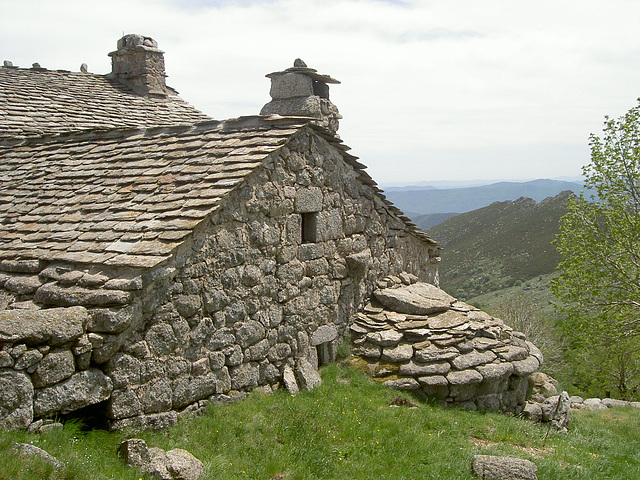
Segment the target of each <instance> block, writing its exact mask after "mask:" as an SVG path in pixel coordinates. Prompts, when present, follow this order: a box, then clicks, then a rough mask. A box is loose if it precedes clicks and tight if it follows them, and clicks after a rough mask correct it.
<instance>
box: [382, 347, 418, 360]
mask: <svg viewBox="0 0 640 480" xmlns="http://www.w3.org/2000/svg"><path fill="white" fill-rule="evenodd" d="M411 357H413V347H412V346H411V345H398V346H397V347H393V348H391V347H389V348H383V349H382V355H381V358H382V360H383V361H388V362H393V363H401V362H405V361H407V360H411Z"/></svg>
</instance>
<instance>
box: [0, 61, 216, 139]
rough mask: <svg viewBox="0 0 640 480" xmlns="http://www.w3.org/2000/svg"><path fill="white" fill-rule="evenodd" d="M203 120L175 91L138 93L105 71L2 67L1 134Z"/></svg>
mask: <svg viewBox="0 0 640 480" xmlns="http://www.w3.org/2000/svg"><path fill="white" fill-rule="evenodd" d="M207 120H211V118H210V117H208V116H207V115H205V114H204V113H202V112H200V111H198V110H196V109H195V108H194V107H192V106H191V105H189V104H188V103H187V102H185V101H184V100H182V99H181V98H180V97H178V96H177V95H176V92H175V91H171V92H170V94H169V95H167V96H166V97H161V96H157V97H154V96H140V95H136V94H135V93H133V91H131V90H130V89H128V88H127V87H126V86H124V85H123V84H121V83H120V82H118V81H116V80H114V79H111V78H109V76H107V75H96V74H92V73H80V72H78V73H75V72H68V71H64V70H47V69H44V68H29V69H27V68H16V67H6V66H3V67H0V138H10V137H23V136H39V135H47V134H50V133H61V132H65V131H75V130H87V129H96V128H105V129H108V128H126V127H153V126H168V125H182V124H193V123H196V122H203V121H207Z"/></svg>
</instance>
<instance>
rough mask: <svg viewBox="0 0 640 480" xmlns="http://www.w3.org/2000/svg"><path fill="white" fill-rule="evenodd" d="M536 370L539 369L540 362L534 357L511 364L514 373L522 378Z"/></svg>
mask: <svg viewBox="0 0 640 480" xmlns="http://www.w3.org/2000/svg"><path fill="white" fill-rule="evenodd" d="M538 368H540V362H538V359H537V358H536V357H534V356H530V357H527V358H526V359H525V360H518V361H516V362H513V369H514V373H516V374H517V375H520V376H523V377H524V376H525V375H529V374H530V373H533V372H535V371H536V370H538Z"/></svg>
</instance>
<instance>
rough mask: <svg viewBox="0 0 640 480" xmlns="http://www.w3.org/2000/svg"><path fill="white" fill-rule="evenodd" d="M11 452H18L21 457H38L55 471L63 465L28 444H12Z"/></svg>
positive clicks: (51, 456)
mask: <svg viewBox="0 0 640 480" xmlns="http://www.w3.org/2000/svg"><path fill="white" fill-rule="evenodd" d="M13 450H14V451H16V452H18V454H19V455H20V456H21V457H30V456H36V457H40V458H42V459H43V460H44V461H45V462H47V463H48V464H50V465H51V466H52V467H53V468H54V469H55V470H61V469H63V468H64V463H62V462H61V461H60V460H58V459H57V458H56V457H54V456H53V455H51V454H50V453H48V452H46V451H44V450H43V449H41V448H39V447H36V446H35V445H30V444H28V443H14V444H13Z"/></svg>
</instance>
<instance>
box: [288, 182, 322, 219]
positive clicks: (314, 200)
mask: <svg viewBox="0 0 640 480" xmlns="http://www.w3.org/2000/svg"><path fill="white" fill-rule="evenodd" d="M294 205H295V211H296V212H297V213H313V212H319V211H320V210H322V190H320V189H319V188H317V187H309V188H301V189H298V190H297V191H296V195H295V200H294Z"/></svg>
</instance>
